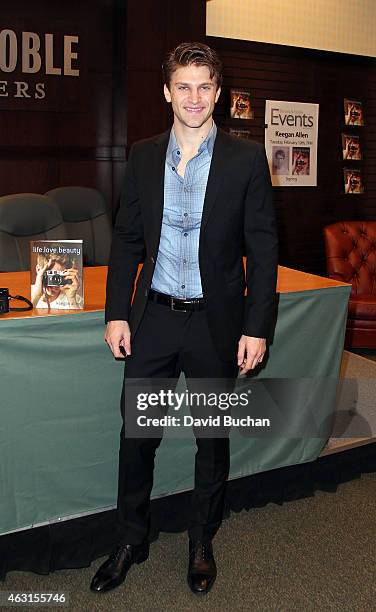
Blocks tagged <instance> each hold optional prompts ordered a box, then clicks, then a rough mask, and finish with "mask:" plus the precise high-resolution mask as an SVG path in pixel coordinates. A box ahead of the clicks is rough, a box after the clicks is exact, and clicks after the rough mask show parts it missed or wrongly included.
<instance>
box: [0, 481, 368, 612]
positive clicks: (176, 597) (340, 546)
mask: <svg viewBox="0 0 376 612" xmlns="http://www.w3.org/2000/svg"><path fill="white" fill-rule="evenodd" d="M375 502H376V475H375V474H366V475H364V476H363V477H362V478H361V479H359V480H354V481H351V482H349V483H346V484H343V485H341V486H340V487H339V489H338V490H337V493H336V494H331V493H323V492H318V493H316V495H315V496H314V497H312V498H307V499H302V500H297V501H293V502H289V503H286V504H284V505H283V506H277V505H274V504H269V505H268V506H266V507H264V508H257V509H253V510H251V511H250V512H241V513H240V514H238V515H232V516H231V518H230V519H228V520H226V521H225V522H224V524H223V526H222V529H221V531H220V532H219V534H218V535H217V537H216V540H215V552H216V559H217V565H218V578H217V582H216V584H215V586H214V588H213V590H212V591H211V592H210V593H209V594H208V595H207V596H206V597H205V598H197V597H196V596H194V595H193V594H192V593H191V592H190V591H189V589H188V586H187V585H186V582H185V574H186V545H187V542H186V536H185V534H178V535H166V534H162V535H161V536H160V538H159V540H158V541H157V542H156V543H154V544H153V545H152V547H151V555H150V557H149V560H148V561H147V562H146V563H145V564H143V565H140V566H136V567H135V568H132V569H131V571H130V573H129V575H128V577H127V580H126V583H125V584H123V585H122V586H120V587H119V588H118V589H116V590H114V591H112V592H110V593H107V594H103V595H95V594H93V593H91V592H90V591H89V590H88V585H89V582H90V579H91V576H92V574H93V573H94V572H95V570H96V569H97V568H98V566H99V565H100V563H101V561H102V560H98V561H97V562H96V563H93V564H92V567H90V568H86V569H81V570H74V571H68V570H61V571H58V572H55V573H54V574H50V575H49V576H38V575H35V574H29V573H21V572H12V573H10V574H8V577H7V579H6V581H5V583H3V584H2V585H1V588H2V590H8V591H12V590H18V591H19V590H29V591H30V590H35V591H44V592H46V591H50V590H55V591H59V592H62V591H64V592H67V593H69V595H70V606H69V609H70V610H74V611H85V612H86V611H87V612H93V611H94V610H101V611H103V612H111V611H116V612H120V611H122V610H124V611H125V610H132V611H134V612H149V611H165V610H171V611H172V610H174V611H179V612H183V611H192V612H193V611H195V610H198V609H203V610H204V609H206V610H211V611H216V612H217V611H218V612H222V611H223V612H227V611H229V610H236V611H237V610H247V611H255V612H267V611H271V612H272V611H273V612H277V611H278V612H282V611H283V612H290V611H293V610H299V611H302V612H303V611H304V612H308V611H323V610H338V611H341V612H346V611H353V610H354V611H355V610H359V611H362V612H365V611H367V610H376V586H375V556H376V513H375V507H376V503H375ZM23 609H25V608H23ZM49 609H50V608H49ZM65 609H66V608H65Z"/></svg>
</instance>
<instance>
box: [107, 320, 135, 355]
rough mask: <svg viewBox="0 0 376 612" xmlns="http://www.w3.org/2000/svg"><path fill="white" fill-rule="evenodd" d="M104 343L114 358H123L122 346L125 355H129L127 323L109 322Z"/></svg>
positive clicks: (129, 340) (129, 344)
mask: <svg viewBox="0 0 376 612" xmlns="http://www.w3.org/2000/svg"><path fill="white" fill-rule="evenodd" d="M104 341H105V342H107V344H108V346H109V347H110V349H111V351H112V354H113V356H114V357H124V353H122V352H121V350H120V347H121V346H122V347H123V349H124V351H125V353H126V354H127V355H130V354H131V330H130V329H129V325H128V322H127V321H109V322H108V323H107V327H106V333H105V336H104Z"/></svg>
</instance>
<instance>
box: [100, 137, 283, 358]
mask: <svg viewBox="0 0 376 612" xmlns="http://www.w3.org/2000/svg"><path fill="white" fill-rule="evenodd" d="M169 135H170V131H168V132H165V133H164V134H162V135H160V136H157V137H154V138H150V139H148V140H144V141H140V142H137V143H135V144H134V145H133V147H132V149H131V151H130V155H129V160H128V164H127V168H126V173H125V180H124V187H123V192H122V198H121V203H120V208H119V211H118V214H117V218H116V223H115V228H114V233H113V240H112V247H111V256H110V263H109V271H108V278H107V300H106V322H107V321H111V320H126V321H128V322H129V325H130V328H131V334H132V336H134V334H135V333H136V331H137V328H138V326H139V324H140V321H141V319H142V316H143V312H144V309H145V306H146V302H147V297H148V292H149V289H150V286H151V281H152V276H153V272H154V267H155V262H156V259H157V255H158V245H159V239H160V233H161V225H162V213H163V202H164V169H165V159H166V150H167V145H168V141H169ZM243 255H245V256H246V257H247V266H246V274H244V267H243ZM140 262H144V265H143V269H142V271H141V274H140V277H139V279H138V282H137V288H136V292H135V296H134V300H133V303H132V305H131V299H132V294H133V289H134V281H135V277H136V272H137V267H138V264H139V263H140ZM199 265H200V273H201V283H202V289H203V296H204V299H205V301H206V313H207V318H208V324H209V329H210V331H211V334H212V337H213V340H214V343H215V346H216V347H217V350H218V351H219V353H220V355H221V356H222V357H223V359H225V360H227V359H233V358H234V356H235V355H236V353H237V344H238V341H239V338H240V336H241V334H246V335H248V336H256V337H260V338H265V337H267V336H268V334H269V332H270V326H271V322H272V320H273V314H274V308H275V295H276V294H275V287H276V277H277V232H276V224H275V218H274V210H273V204H272V187H271V182H270V174H269V168H268V164H267V160H266V156H265V151H264V147H263V146H262V145H259V144H258V143H256V142H253V141H250V140H242V139H237V138H233V137H232V136H229V135H228V134H227V133H225V132H224V131H222V130H220V129H218V132H217V137H216V140H215V144H214V150H213V157H212V161H211V167H210V172H209V177H208V183H207V188H206V194H205V201H204V208H203V214H202V222H201V230H200V239H199ZM245 288H247V295H246V296H244V290H245Z"/></svg>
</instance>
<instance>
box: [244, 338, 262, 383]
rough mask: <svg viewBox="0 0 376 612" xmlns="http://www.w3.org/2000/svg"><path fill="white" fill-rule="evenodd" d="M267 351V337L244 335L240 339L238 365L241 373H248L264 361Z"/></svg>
mask: <svg viewBox="0 0 376 612" xmlns="http://www.w3.org/2000/svg"><path fill="white" fill-rule="evenodd" d="M265 351H266V339H265V338H254V337H253V336H242V337H241V338H240V340H239V348H238V366H239V367H240V374H246V373H247V372H249V370H253V369H254V368H255V367H256V366H257V365H258V364H259V363H261V362H262V360H263V358H264V355H265Z"/></svg>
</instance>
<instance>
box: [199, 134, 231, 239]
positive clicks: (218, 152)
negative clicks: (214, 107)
mask: <svg viewBox="0 0 376 612" xmlns="http://www.w3.org/2000/svg"><path fill="white" fill-rule="evenodd" d="M231 147H232V140H231V139H230V138H229V137H228V135H227V134H226V133H225V132H223V130H221V129H218V132H217V136H216V139H215V143H214V149H213V157H212V160H211V164H210V171H209V176H208V183H207V186H206V192H205V200H204V208H203V211H202V219H201V232H202V230H203V229H204V228H205V225H206V224H207V222H208V219H209V215H210V213H211V211H212V208H213V206H214V203H215V200H216V198H217V196H218V193H219V190H220V187H221V183H222V181H223V177H224V176H225V175H226V166H227V164H228V160H229V152H230V149H231Z"/></svg>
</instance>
